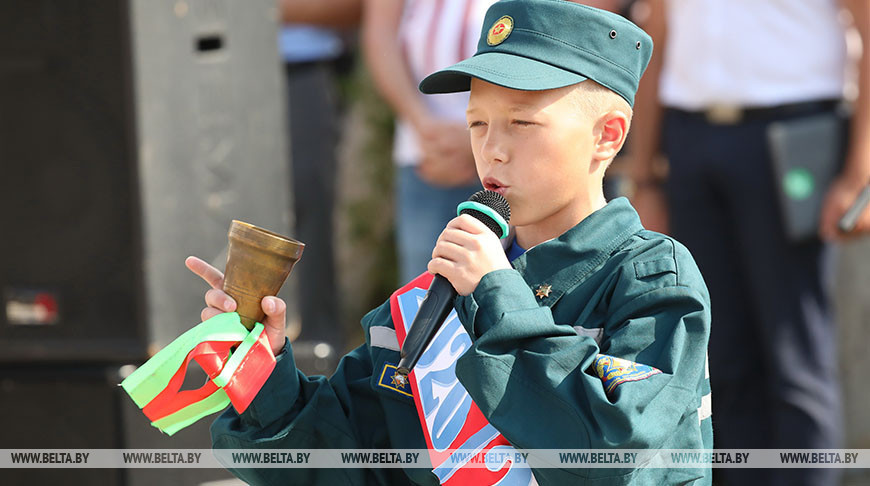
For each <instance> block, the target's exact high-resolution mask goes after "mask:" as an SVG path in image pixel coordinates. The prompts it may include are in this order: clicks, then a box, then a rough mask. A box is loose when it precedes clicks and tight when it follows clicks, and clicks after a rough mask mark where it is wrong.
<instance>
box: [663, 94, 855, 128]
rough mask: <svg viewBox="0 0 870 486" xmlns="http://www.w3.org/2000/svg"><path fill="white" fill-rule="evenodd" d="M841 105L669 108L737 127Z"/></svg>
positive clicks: (833, 102)
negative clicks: (751, 122) (744, 123)
mask: <svg viewBox="0 0 870 486" xmlns="http://www.w3.org/2000/svg"><path fill="white" fill-rule="evenodd" d="M841 103H842V101H841V100H838V99H829V100H814V101H802V102H799V103H787V104H784V105H776V106H757V107H752V106H748V107H747V106H738V105H711V106H710V107H708V108H706V109H703V110H698V111H687V110H681V109H679V108H668V110H670V111H673V112H675V113H678V114H680V115H683V116H686V117H690V118H693V119H699V120H702V121H705V122H707V123H709V124H711V125H737V124H739V123H743V122H748V121H754V120H775V119H781V118H790V117H794V116H800V115H812V114H814V113H822V112H826V111H833V110H835V109H837V108H838V107H839V106H840V105H841Z"/></svg>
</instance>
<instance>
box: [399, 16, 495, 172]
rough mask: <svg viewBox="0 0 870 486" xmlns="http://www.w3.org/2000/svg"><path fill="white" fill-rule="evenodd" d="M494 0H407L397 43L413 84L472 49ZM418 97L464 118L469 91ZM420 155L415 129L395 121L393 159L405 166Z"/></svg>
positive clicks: (439, 111) (440, 112) (447, 115)
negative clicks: (400, 47) (399, 45)
mask: <svg viewBox="0 0 870 486" xmlns="http://www.w3.org/2000/svg"><path fill="white" fill-rule="evenodd" d="M493 3H495V0H406V1H405V9H404V12H403V14H402V21H401V22H402V23H401V25H400V27H399V42H400V43H401V46H402V51H403V53H404V55H405V62H406V64H407V66H408V68H409V70H410V72H411V76H412V77H413V79H414V82H415V83H419V82H420V81H422V80H423V78H425V77H426V76H428V75H429V74H431V73H433V72H435V71H437V70H439V69H443V68H445V67H447V66H451V65H453V64H456V63H457V62H459V61H461V60H463V59H466V58H469V57H471V56H472V55H473V54H474V52H475V51H476V50H477V41H478V38H479V37H480V32H481V29H482V26H483V18H484V16H485V15H486V10H487V9H488V8H489V6H490V5H492V4H493ZM419 96H421V97H422V98H423V100H424V102H425V103H426V106H427V107H428V108H429V111H430V113H432V114H433V115H434V116H436V117H439V118H444V119H447V120H456V121H458V122H460V123H465V109H466V105H467V104H468V93H451V94H439V95H430V96H426V95H423V94H420V95H419ZM420 159H421V154H420V149H419V144H418V143H417V140H416V136H415V134H414V130H413V129H412V128H411V126H410V125H409V124H408V123H406V122H405V121H404V120H401V119H399V120H397V123H396V136H395V139H394V142H393V160H394V161H395V162H396V163H397V164H398V165H400V166H406V165H415V164H417V162H419V160H420Z"/></svg>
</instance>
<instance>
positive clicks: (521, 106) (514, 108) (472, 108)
mask: <svg viewBox="0 0 870 486" xmlns="http://www.w3.org/2000/svg"><path fill="white" fill-rule="evenodd" d="M529 110H534V111H539V110H538V109H537V108H536V107H535V106H533V105H529V104H525V103H519V104H515V105H512V106H509V107H508V108H507V111H509V112H511V113H515V112H518V111H529ZM475 111H477V107H475V106H469V107H468V108H467V109H466V110H465V114H466V115H469V114H471V113H473V112H475Z"/></svg>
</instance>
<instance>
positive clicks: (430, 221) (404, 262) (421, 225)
mask: <svg viewBox="0 0 870 486" xmlns="http://www.w3.org/2000/svg"><path fill="white" fill-rule="evenodd" d="M395 180H396V182H395V192H396V193H395V195H396V240H397V245H398V250H399V278H400V280H401V285H404V284H406V283H408V282H410V281H411V280H412V279H413V278H415V277H417V276H418V275H420V274H421V273H423V272H425V271H426V266H427V265H428V264H429V260H431V259H432V248H434V247H435V241H437V240H438V235H440V234H441V232H442V231H444V227H445V226H447V223H448V222H449V221H450V220H451V219H453V218H455V217H456V206H457V205H459V203H461V202H462V201H465V200H466V199H468V197H469V196H471V195H472V194H474V193H475V192H477V191H479V190H480V189H481V185H480V182H477V181H475V182H474V183H473V184H469V185H466V186H459V187H448V188H444V187H435V186H432V185H429V184H427V183H426V182H424V181H423V180H422V179H420V177H419V176H418V175H417V169H416V168H415V167H413V166H410V167H408V166H406V167H398V168H397V169H396V179H395Z"/></svg>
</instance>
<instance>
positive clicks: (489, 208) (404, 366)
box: [396, 190, 511, 377]
mask: <svg viewBox="0 0 870 486" xmlns="http://www.w3.org/2000/svg"><path fill="white" fill-rule="evenodd" d="M456 213H457V215H459V214H470V215H471V216H474V217H475V218H477V219H479V220H480V221H481V222H483V224H485V225H486V226H487V228H489V229H491V230H492V232H493V233H495V234H496V236H498V237H499V238H504V237H506V236H507V234H508V221H510V219H511V207H510V204H508V202H507V199H505V198H504V196H502V195H501V194H499V193H497V192H494V191H487V190H483V191H477V192H475V193H474V194H472V195H471V197H470V198H468V201H465V202H463V203H462V204H460V205H459V206H458V207H457V208H456ZM454 300H456V289H454V288H453V285H451V284H450V281H449V280H447V279H446V278H444V277H442V276H441V275H435V278H434V279H433V280H432V284H431V285H430V286H429V290H427V291H426V297H424V298H423V301H422V302H421V303H420V309H419V310H418V311H417V315H416V316H414V322H412V323H411V328H410V329H409V330H408V335H407V336H406V337H405V342H404V344H403V345H402V351H401V359H400V360H399V366H398V367H397V370H396V373H397V374H400V375H402V376H405V377H407V376H408V374H410V373H411V370H413V369H414V366H415V365H416V364H417V361H418V360H419V359H420V356H422V355H423V351H425V350H426V347H427V346H429V343H430V342H432V338H434V337H435V334H436V333H437V332H438V329H439V328H440V327H441V324H443V323H444V320H445V319H447V315H448V314H450V311H451V309H453V301H454Z"/></svg>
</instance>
